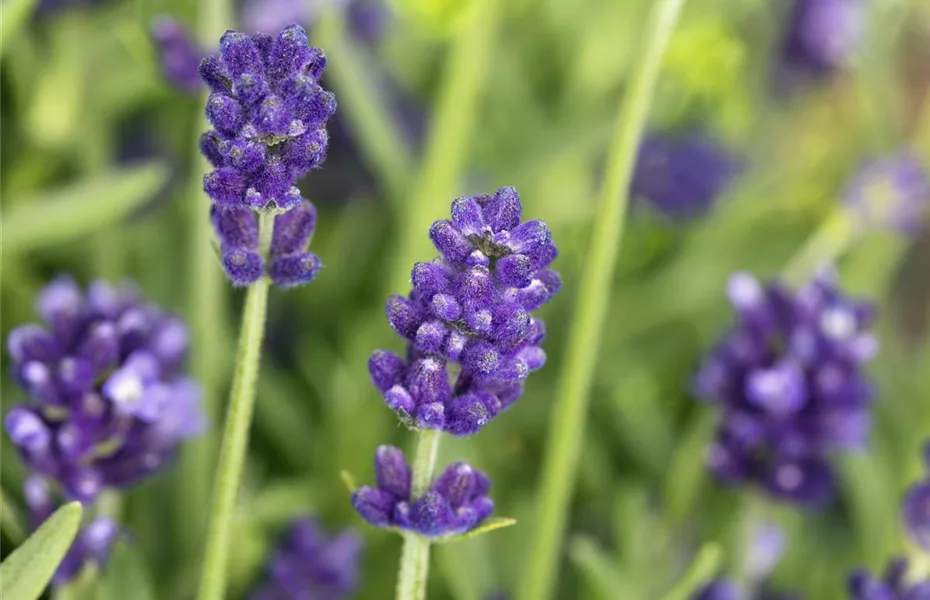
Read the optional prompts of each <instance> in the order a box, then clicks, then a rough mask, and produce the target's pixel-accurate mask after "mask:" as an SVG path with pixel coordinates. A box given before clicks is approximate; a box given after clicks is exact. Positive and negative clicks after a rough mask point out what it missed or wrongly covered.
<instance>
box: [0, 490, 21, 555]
mask: <svg viewBox="0 0 930 600" xmlns="http://www.w3.org/2000/svg"><path fill="white" fill-rule="evenodd" d="M0 528H2V529H3V533H5V534H6V535H7V537H8V538H9V539H10V540H11V541H12V542H13V543H14V544H21V543H22V542H23V540H25V539H26V531H25V529H24V528H23V521H22V517H21V516H20V514H19V511H18V510H16V507H14V506H13V505H12V504H11V503H10V498H9V496H7V493H6V490H2V489H0Z"/></svg>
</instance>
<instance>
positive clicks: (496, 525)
mask: <svg viewBox="0 0 930 600" xmlns="http://www.w3.org/2000/svg"><path fill="white" fill-rule="evenodd" d="M516 524H517V520H516V519H508V518H506V517H494V518H493V519H488V520H487V521H485V522H484V523H483V524H482V525H481V526H480V527H476V528H475V529H472V530H471V531H469V532H468V533H463V534H462V535H453V536H450V537H447V538H443V539H441V540H437V543H439V544H447V543H449V542H460V541H462V540H467V539H469V538H473V537H477V536H479V535H484V534H486V533H489V532H491V531H494V530H495V529H502V528H504V527H510V526H511V525H516Z"/></svg>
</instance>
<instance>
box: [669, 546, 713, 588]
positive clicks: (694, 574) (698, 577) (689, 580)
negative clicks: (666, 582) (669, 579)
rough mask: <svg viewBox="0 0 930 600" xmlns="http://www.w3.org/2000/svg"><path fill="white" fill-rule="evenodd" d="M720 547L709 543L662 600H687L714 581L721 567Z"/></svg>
mask: <svg viewBox="0 0 930 600" xmlns="http://www.w3.org/2000/svg"><path fill="white" fill-rule="evenodd" d="M720 560H721V552H720V546H718V545H717V544H714V543H707V544H704V546H703V547H702V548H701V549H700V551H698V554H697V556H696V557H694V561H692V563H691V565H690V566H689V567H688V569H687V570H686V571H685V574H684V575H682V577H681V579H679V580H678V583H676V584H675V587H673V588H672V589H671V590H670V591H669V592H668V593H667V594H665V595H664V596H662V600H687V599H688V598H691V597H693V595H694V594H695V593H697V591H698V589H700V587H701V586H702V585H705V584H706V583H708V582H709V581H710V580H711V579H713V577H714V575H715V574H716V572H717V569H718V568H719V567H720Z"/></svg>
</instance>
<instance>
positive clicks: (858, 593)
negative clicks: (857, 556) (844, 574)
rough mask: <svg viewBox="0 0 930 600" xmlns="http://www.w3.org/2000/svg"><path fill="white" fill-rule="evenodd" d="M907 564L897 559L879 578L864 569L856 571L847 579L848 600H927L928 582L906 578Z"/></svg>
mask: <svg viewBox="0 0 930 600" xmlns="http://www.w3.org/2000/svg"><path fill="white" fill-rule="evenodd" d="M907 571H908V563H907V560H906V559H904V558H897V559H895V560H892V561H890V562H889V563H888V566H887V567H886V569H885V572H884V574H883V575H882V577H881V578H878V577H875V576H873V575H872V574H871V573H869V572H868V571H866V570H864V569H856V570H854V571H853V572H852V573H850V575H849V578H848V579H847V584H846V589H847V591H848V592H849V598H850V600H927V598H930V580H921V581H912V580H910V579H909V578H908V577H907Z"/></svg>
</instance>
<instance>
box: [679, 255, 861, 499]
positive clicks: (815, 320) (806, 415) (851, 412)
mask: <svg viewBox="0 0 930 600" xmlns="http://www.w3.org/2000/svg"><path fill="white" fill-rule="evenodd" d="M727 295H728V296H729V299H730V303H731V304H732V305H733V307H734V309H735V310H736V312H737V317H738V318H737V323H736V325H735V326H734V328H733V330H732V331H731V332H730V333H729V334H727V335H726V336H724V338H723V339H722V340H721V341H720V342H719V343H718V344H717V347H716V349H715V350H714V351H713V352H712V353H711V354H710V355H709V356H708V357H707V358H706V359H705V361H704V364H703V366H702V367H701V369H700V370H699V371H698V373H697V375H696V377H695V383H694V391H695V393H696V394H697V395H698V397H700V398H701V399H703V400H705V401H707V402H709V403H712V404H714V405H716V406H718V407H719V409H720V411H721V413H722V415H721V419H720V423H719V425H718V428H717V437H716V440H715V441H714V443H713V445H712V446H711V447H710V449H709V451H708V453H707V462H708V466H709V467H710V469H711V471H712V472H713V473H714V474H715V476H716V477H717V478H718V479H719V480H720V481H722V482H726V483H730V484H741V483H755V484H758V485H761V486H763V487H764V488H765V489H766V490H767V491H768V492H769V493H770V494H771V495H772V496H775V497H777V498H782V499H784V500H787V501H791V502H795V503H797V504H800V505H804V506H816V505H821V504H824V503H826V502H828V501H830V500H831V499H832V497H833V495H834V492H835V481H834V479H835V477H834V474H833V470H832V467H831V466H830V464H829V461H828V458H829V454H830V453H831V452H832V451H834V450H842V449H856V448H861V447H862V446H864V444H865V443H866V442H867V438H868V430H869V424H870V408H869V407H870V398H871V386H870V384H869V382H868V379H867V378H866V376H865V374H864V373H863V370H862V365H863V364H864V363H865V362H867V361H868V360H869V359H871V357H872V356H873V355H874V350H875V348H874V345H873V344H872V341H873V340H872V338H871V335H870V334H869V333H868V332H867V331H866V328H867V327H868V326H869V325H870V324H871V321H872V319H873V318H874V315H873V314H872V311H871V310H869V309H868V307H867V305H866V304H864V303H861V302H858V301H854V300H850V299H848V298H845V297H844V296H842V295H841V294H840V292H839V290H838V289H837V287H836V284H835V282H834V281H833V279H832V275H831V274H827V273H825V274H822V275H820V276H818V277H817V278H815V279H813V280H812V281H811V282H810V283H809V284H808V285H807V286H805V287H804V288H802V289H801V290H799V291H797V292H792V291H791V290H788V289H786V288H784V287H782V286H781V285H779V284H778V283H771V284H769V285H767V286H762V285H761V284H759V283H758V282H756V280H755V279H753V278H752V277H751V276H749V275H747V274H744V273H738V274H736V275H734V276H733V277H732V278H731V279H730V282H729V284H728V291H727Z"/></svg>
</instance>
